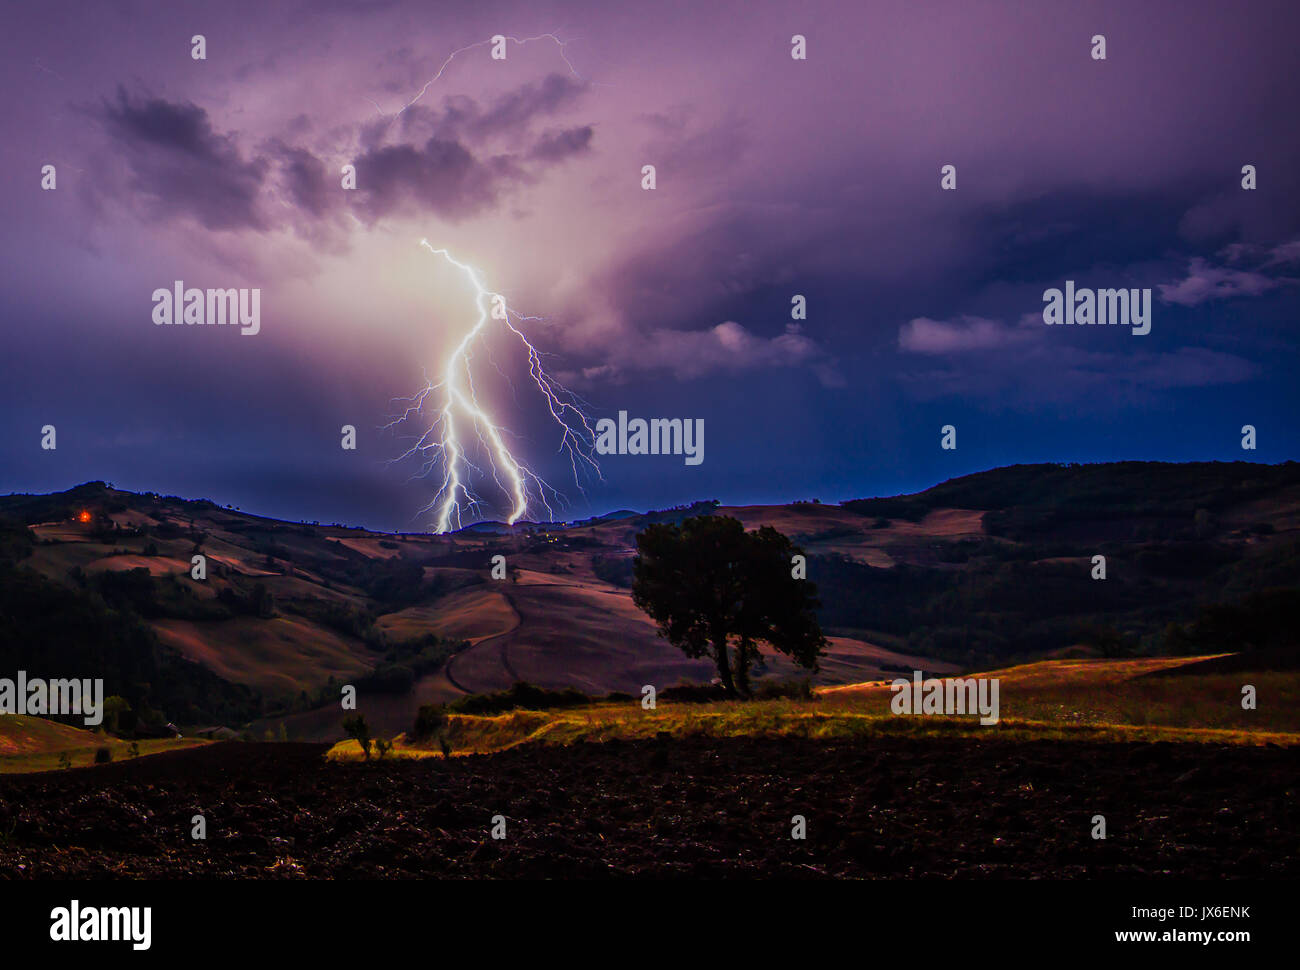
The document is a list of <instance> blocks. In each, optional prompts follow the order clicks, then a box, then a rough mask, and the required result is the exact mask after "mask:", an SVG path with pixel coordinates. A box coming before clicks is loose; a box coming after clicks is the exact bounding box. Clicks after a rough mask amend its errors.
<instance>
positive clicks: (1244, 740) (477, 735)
mask: <svg viewBox="0 0 1300 970" xmlns="http://www.w3.org/2000/svg"><path fill="white" fill-rule="evenodd" d="M1199 659H1204V658H1169V659H1155V660H1152V659H1144V660H1089V661H1066V660H1059V661H1044V662H1041V663H1036V664H1028V665H1025V666H1023V667H1014V668H1009V669H1007V670H1000V671H992V672H990V673H989V674H987V675H984V676H990V677H994V676H995V677H997V678H998V679H999V681H1000V698H999V700H1000V705H999V706H1000V715H1001V719H1000V721H999V723H997V724H996V725H991V726H987V727H985V726H982V725H980V724H979V719H978V716H969V717H936V716H928V717H907V716H896V715H894V714H892V713H891V712H890V709H889V702H890V699H891V697H892V696H893V694H892V692H891V691H890V689H889V687H888V684H887V683H886V682H873V683H870V684H858V685H848V686H844V687H836V688H826V689H823V690H821V691H819V692H818V693H817V695H816V696H815V697H814V698H813V699H812V700H807V701H800V700H767V701H749V702H744V703H716V704H684V703H660V704H659V705H658V707H657V709H656V710H653V711H646V710H642V708H641V705H640V702H639V701H630V702H624V703H601V704H593V705H589V706H586V707H580V708H569V709H564V710H553V711H512V712H509V713H506V714H501V715H497V716H494V717H487V716H473V715H450V716H449V718H448V721H447V725H446V728H445V731H444V736H445V739H446V740H447V741H448V743H449V744H450V746H451V750H452V752H453V754H477V753H486V752H490V751H500V750H504V749H506V748H511V747H514V746H516V745H520V744H525V743H534V742H541V743H549V744H571V743H574V742H581V741H608V740H612V739H624V740H632V739H637V738H653V737H655V736H656V735H658V734H660V733H661V732H662V733H667V734H669V735H671V736H674V737H686V736H695V735H701V736H707V737H790V736H793V737H808V738H819V739H827V740H831V739H846V738H870V737H873V736H881V735H891V736H899V735H905V736H911V737H925V736H934V737H949V738H951V737H954V736H962V737H968V738H970V739H971V740H972V741H979V740H984V739H990V738H999V739H1004V740H1005V739H1012V740H1031V739H1032V740H1038V739H1051V740H1082V741H1098V740H1110V741H1148V742H1149V741H1180V742H1203V741H1207V742H1219V743H1231V744H1266V743H1272V744H1278V745H1294V744H1300V704H1298V703H1297V701H1300V675H1297V674H1296V673H1294V672H1285V673H1277V672H1269V673H1260V674H1206V675H1187V676H1180V677H1159V676H1152V675H1153V674H1156V673H1159V672H1160V671H1161V670H1163V669H1167V668H1170V667H1174V666H1178V665H1181V664H1183V663H1187V662H1191V661H1195V660H1199ZM1242 684H1252V685H1254V686H1255V688H1256V690H1257V691H1258V697H1259V705H1258V709H1257V710H1254V711H1246V710H1242V708H1241V703H1240V697H1241V685H1242ZM391 756H396V757H416V758H424V757H441V752H440V750H439V745H438V744H437V743H435V742H430V743H424V744H408V743H407V742H406V739H405V737H404V736H399V737H398V738H396V739H395V744H394V748H393V751H392V754H391ZM330 757H332V758H335V759H343V760H352V759H357V758H361V757H362V752H361V748H360V746H359V745H358V744H357V742H356V741H353V740H347V741H342V742H340V743H339V744H337V745H335V746H334V748H333V749H332V750H331V751H330Z"/></svg>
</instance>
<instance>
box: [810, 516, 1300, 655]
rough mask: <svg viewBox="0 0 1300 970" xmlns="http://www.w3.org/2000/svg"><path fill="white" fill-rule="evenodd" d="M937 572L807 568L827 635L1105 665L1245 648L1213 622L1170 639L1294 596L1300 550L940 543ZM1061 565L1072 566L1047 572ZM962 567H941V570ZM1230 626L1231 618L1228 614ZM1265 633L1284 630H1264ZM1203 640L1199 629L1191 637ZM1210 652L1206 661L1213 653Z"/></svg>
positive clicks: (854, 565)
mask: <svg viewBox="0 0 1300 970" xmlns="http://www.w3.org/2000/svg"><path fill="white" fill-rule="evenodd" d="M946 545H948V546H951V547H952V548H951V549H950V550H949V552H948V553H947V554H945V553H944V552H943V551H942V550H940V551H937V552H936V559H937V560H938V561H939V564H937V565H934V566H917V565H910V564H900V565H897V566H894V567H892V568H889V569H877V568H874V567H872V566H868V565H866V564H864V563H859V562H855V561H852V560H850V559H848V558H845V557H841V556H824V557H815V558H814V559H813V560H812V561H811V562H810V566H809V574H810V576H815V577H816V581H817V585H818V590H819V595H820V599H821V601H822V607H821V609H820V611H819V614H818V615H819V619H820V621H821V623H822V625H823V627H825V628H826V629H827V630H829V631H842V632H844V633H845V634H856V635H866V636H869V635H871V634H873V633H876V634H885V635H887V636H888V637H890V638H893V641H894V643H895V644H896V645H898V646H900V647H905V648H906V649H907V650H908V651H911V652H915V653H918V654H922V655H926V656H936V657H940V658H942V659H945V660H949V661H951V662H954V663H957V664H961V665H962V666H964V667H967V668H978V667H986V666H988V665H990V664H993V663H997V664H1001V663H1005V662H1009V661H1018V660H1027V659H1032V658H1034V657H1041V656H1042V655H1043V654H1045V653H1048V652H1051V651H1053V650H1057V649H1060V648H1063V647H1069V646H1073V645H1076V644H1087V645H1089V646H1092V647H1094V648H1096V649H1097V650H1099V651H1100V652H1101V653H1102V654H1103V655H1107V656H1131V655H1134V654H1138V653H1144V654H1157V653H1194V652H1196V651H1197V650H1199V649H1201V648H1202V647H1204V646H1206V645H1207V644H1208V643H1209V642H1210V640H1214V641H1215V643H1216V644H1217V645H1215V646H1214V647H1213V651H1224V650H1242V649H1251V648H1252V647H1251V644H1252V641H1251V638H1250V636H1249V635H1247V634H1242V635H1240V636H1233V635H1232V634H1231V630H1232V624H1231V623H1230V622H1221V623H1219V624H1218V625H1217V626H1215V627H1214V628H1213V629H1214V630H1215V634H1214V635H1213V636H1211V635H1210V634H1207V633H1204V632H1202V633H1201V634H1197V635H1192V634H1191V633H1189V634H1188V635H1187V636H1183V637H1179V636H1177V635H1175V634H1174V633H1173V632H1172V631H1175V630H1178V629H1181V628H1182V627H1180V625H1182V624H1187V623H1189V622H1191V621H1192V620H1193V619H1194V618H1195V617H1197V616H1198V613H1199V612H1200V611H1201V610H1202V609H1203V608H1209V607H1212V606H1213V605H1214V604H1217V603H1222V602H1233V601H1235V600H1239V599H1241V598H1243V597H1247V596H1248V595H1249V594H1250V593H1251V592H1252V591H1256V590H1260V589H1267V588H1282V589H1291V588H1294V587H1297V586H1300V544H1295V543H1291V544H1288V545H1286V546H1283V547H1281V548H1278V549H1274V550H1269V551H1267V552H1264V553H1262V554H1249V555H1248V554H1247V553H1246V551H1245V550H1246V548H1247V547H1243V546H1241V545H1235V546H1234V545H1230V544H1226V543H1225V544H1217V543H1213V542H1181V543H1170V544H1147V545H1143V546H1137V547H1134V546H1120V545H1114V544H1103V545H1101V546H1100V547H1095V548H1084V547H1080V546H1073V547H1072V546H1070V545H1068V544H1066V545H1062V544H1059V543H1053V544H1050V545H1047V544H1044V545H1041V546H1032V545H1031V546H1018V545H1008V544H1005V543H1003V544H998V543H996V542H990V541H989V540H987V539H976V540H963V541H961V542H956V543H950V544H946ZM1094 552H1100V553H1101V554H1103V555H1105V556H1106V559H1107V569H1108V571H1107V578H1106V579H1105V580H1104V581H1094V580H1092V579H1091V565H1090V564H1091V556H1092V555H1093V554H1094ZM1052 556H1059V557H1062V558H1068V559H1070V560H1071V561H1065V562H1053V561H1043V560H1049V557H1052ZM952 561H958V562H961V563H963V565H962V567H961V568H957V569H954V568H951V567H950V566H948V565H946V563H947V562H952ZM1228 615H1230V616H1233V617H1238V614H1237V613H1230V614H1228ZM1268 628H1269V629H1272V630H1281V629H1284V626H1279V625H1276V624H1275V625H1273V626H1270V627H1268ZM1197 629H1201V628H1199V627H1198V628H1197ZM1213 651H1212V652H1213Z"/></svg>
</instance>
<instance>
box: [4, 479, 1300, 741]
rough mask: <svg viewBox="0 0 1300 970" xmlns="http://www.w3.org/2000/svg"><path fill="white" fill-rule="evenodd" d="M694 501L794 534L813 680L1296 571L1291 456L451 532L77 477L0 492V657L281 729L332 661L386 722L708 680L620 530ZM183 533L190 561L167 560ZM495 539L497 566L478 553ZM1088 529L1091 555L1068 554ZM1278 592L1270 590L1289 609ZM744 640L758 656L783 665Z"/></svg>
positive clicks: (862, 676) (1201, 646) (1075, 631)
mask: <svg viewBox="0 0 1300 970" xmlns="http://www.w3.org/2000/svg"><path fill="white" fill-rule="evenodd" d="M715 509H716V512H717V513H718V514H731V515H735V516H736V517H737V518H739V519H741V521H743V522H744V523H745V524H746V526H747V527H750V528H754V527H757V526H759V525H772V526H774V527H776V528H777V529H779V530H781V531H782V532H785V533H786V534H788V535H789V536H790V537H791V538H792V539H793V540H794V541H795V542H796V544H798V545H799V546H800V547H801V548H802V549H803V550H804V551H805V552H806V553H807V554H808V556H809V578H810V579H811V580H812V581H814V582H815V583H816V584H817V586H818V591H819V595H820V598H821V600H822V609H821V619H822V623H823V626H824V627H825V628H826V629H827V632H828V634H829V635H830V636H831V638H832V648H831V650H830V652H829V654H828V656H827V657H826V658H825V661H824V663H823V669H822V671H821V672H820V673H819V674H818V675H817V677H816V678H815V679H816V682H817V683H819V684H822V685H833V684H839V683H854V682H862V681H869V680H872V679H879V678H884V677H888V676H891V675H892V674H893V673H897V672H900V671H910V670H912V669H922V670H925V671H928V672H933V673H945V672H950V671H954V670H958V669H981V668H982V669H988V668H990V667H996V666H1005V665H1006V664H1008V663H1014V662H1023V661H1027V660H1033V659H1036V658H1042V657H1045V656H1049V655H1062V653H1063V652H1064V653H1065V654H1068V653H1069V652H1070V651H1074V652H1076V653H1080V654H1081V655H1084V656H1088V655H1093V656H1095V655H1103V654H1104V655H1109V656H1124V655H1131V654H1137V653H1145V654H1152V653H1160V652H1175V653H1185V654H1191V653H1198V654H1202V655H1203V654H1208V653H1215V652H1229V651H1232V650H1236V649H1241V648H1253V647H1255V646H1261V647H1262V646H1264V644H1253V643H1245V644H1235V643H1222V644H1217V643H1212V642H1206V641H1207V639H1209V640H1213V639H1214V638H1215V637H1218V636H1219V635H1220V634H1219V633H1218V632H1216V631H1217V628H1215V627H1214V626H1213V625H1212V624H1211V625H1208V626H1207V625H1205V624H1204V623H1202V624H1201V625H1200V626H1198V625H1197V623H1198V622H1200V620H1201V619H1203V617H1202V612H1203V611H1204V610H1205V609H1206V608H1207V607H1209V606H1210V605H1212V604H1216V603H1230V604H1231V603H1238V602H1239V601H1240V602H1244V601H1246V598H1247V597H1248V596H1249V595H1250V594H1254V593H1258V592H1260V591H1263V590H1267V589H1271V588H1283V589H1295V588H1297V587H1300V545H1298V538H1300V465H1296V464H1295V463H1288V464H1285V465H1276V466H1266V465H1254V464H1248V463H1241V462H1238V463H1227V464H1223V463H1215V464H1184V465H1168V464H1159V463H1137V462H1125V463H1118V464H1108V465H1086V466H1068V467H1067V466H1057V465H1035V466H1014V467H1011V468H1003V469H995V470H992V471H989V472H984V473H980V474H978V475H971V476H966V477H964V478H960V479H955V480H953V481H950V482H945V483H943V484H941V485H938V486H935V487H934V488H932V489H929V490H927V491H925V492H921V493H918V494H917V495H911V496H900V497H894V498H879V499H863V500H857V501H852V502H846V503H843V504H842V505H839V506H832V505H820V504H816V503H796V504H793V505H785V506H749V507H740V508H726V507H723V508H717V506H716V503H698V504H697V505H696V506H693V507H690V508H683V509H675V510H668V511H665V512H657V513H646V514H628V513H623V512H620V513H618V514H617V515H616V516H610V517H600V518H597V519H594V520H587V521H586V522H584V523H581V524H575V525H573V526H569V527H562V526H547V527H545V528H535V527H531V526H528V527H516V529H515V530H514V531H513V532H512V533H507V534H498V533H497V532H496V531H493V530H473V529H471V530H465V531H462V532H460V533H457V534H453V535H449V536H432V535H425V534H400V535H386V534H380V533H372V532H368V531H365V530H361V529H351V528H347V527H343V526H337V525H333V526H322V525H319V524H316V523H312V524H307V523H289V522H281V521H276V520H272V519H265V518H260V517H257V516H254V515H250V514H247V513H243V512H239V511H236V510H233V509H230V508H223V507H220V506H218V505H216V504H214V503H212V502H208V501H203V500H199V501H188V500H183V499H180V498H176V497H164V496H160V495H157V494H153V493H146V494H143V495H141V494H134V493H129V492H124V491H119V490H116V489H113V488H110V487H108V486H106V485H104V484H103V483H89V484H87V485H82V486H78V487H77V488H74V489H71V490H69V491H67V492H63V493H57V494H54V495H13V496H7V497H0V517H3V518H4V519H6V520H8V522H9V523H10V525H9V526H8V527H6V528H4V529H0V571H3V573H4V576H3V577H0V579H3V581H0V597H4V599H5V603H4V606H5V615H6V616H8V617H10V622H9V623H7V624H5V626H4V628H3V629H2V630H0V661H3V663H4V667H5V668H7V669H13V668H19V667H25V668H26V669H29V670H39V669H42V668H44V667H47V666H50V665H52V664H53V665H57V666H58V668H59V669H60V670H70V671H73V670H86V671H87V672H89V671H91V670H93V671H95V672H97V673H102V675H103V676H105V678H106V679H107V680H108V684H106V689H107V693H110V694H111V693H119V694H122V695H123V696H124V697H126V698H127V699H128V700H129V701H130V702H131V704H132V707H133V709H135V710H137V711H139V712H140V716H141V717H142V719H144V720H145V721H148V720H150V719H151V718H152V719H154V720H156V719H157V718H158V717H160V716H162V715H164V714H165V716H166V717H167V718H170V719H172V720H175V721H177V722H178V723H183V724H188V725H203V724H212V723H226V724H233V725H243V724H246V723H249V722H253V729H254V731H255V732H256V733H257V734H259V735H260V734H261V733H262V732H264V731H267V730H271V731H274V732H278V731H279V729H280V722H282V721H283V722H286V726H287V730H288V734H289V736H291V737H293V738H295V739H318V738H323V739H329V738H334V737H337V736H338V734H339V730H338V721H339V711H338V707H337V698H338V696H339V695H338V688H339V685H341V684H344V683H352V684H355V685H357V686H358V688H359V690H360V691H361V693H362V696H363V697H364V698H365V704H364V705H363V707H364V710H365V711H366V714H367V717H368V718H369V719H370V720H371V721H372V723H374V724H376V726H377V727H379V728H380V729H381V730H389V731H393V732H396V731H400V730H403V729H405V728H406V727H407V726H408V725H409V723H410V720H411V718H412V716H413V714H414V711H415V710H416V709H417V708H418V706H419V705H420V704H422V703H429V702H432V701H439V700H446V699H450V698H454V697H456V696H460V695H461V694H464V693H471V692H483V691H489V690H497V689H501V688H504V687H508V686H509V685H510V684H511V683H513V682H514V681H516V680H527V681H530V682H533V683H537V684H539V685H542V686H547V687H561V686H575V687H578V688H579V689H581V690H583V691H584V692H587V693H590V694H602V693H607V692H611V691H619V692H628V693H635V692H639V690H640V687H641V685H643V684H647V683H649V684H655V685H656V686H658V687H660V688H662V687H666V686H672V685H674V684H677V683H679V682H682V681H693V682H704V681H707V680H708V679H709V678H710V677H711V675H712V669H711V667H710V665H709V664H708V663H707V662H703V661H691V660H688V659H686V658H685V657H684V656H683V655H682V654H681V653H679V652H678V651H677V650H675V649H674V648H672V647H671V646H669V645H668V644H667V643H665V642H664V641H663V640H661V639H660V638H658V637H657V636H656V633H655V630H654V628H653V626H652V625H651V623H650V622H649V621H648V620H647V619H646V617H645V616H644V615H643V614H641V613H640V611H638V610H637V609H636V608H635V606H633V604H632V601H631V597H630V594H629V589H628V587H629V585H630V579H631V561H632V557H633V555H634V548H635V537H636V534H637V532H638V531H640V530H641V529H642V528H644V527H645V525H646V524H647V523H649V522H651V521H673V520H680V519H682V518H684V517H686V516H687V515H689V514H695V513H701V512H705V513H707V512H712V511H714V510H715ZM196 553H201V554H202V555H204V556H206V557H207V563H208V576H207V579H206V581H204V582H195V581H193V580H191V579H190V578H189V564H190V561H191V557H192V556H193V555H194V554H196ZM498 553H499V554H502V555H505V556H506V559H507V563H508V564H509V567H510V578H509V579H507V580H493V579H492V578H490V575H489V572H490V563H491V557H492V556H494V555H496V554H498ZM1097 554H1101V555H1105V556H1106V557H1107V568H1108V573H1107V578H1106V580H1105V581H1104V582H1100V581H1094V580H1092V579H1091V578H1090V570H1091V568H1092V567H1091V560H1092V557H1093V556H1094V555H1097ZM1288 595H1290V594H1288ZM1294 602H1295V597H1294V595H1291V598H1290V599H1287V600H1285V602H1283V603H1282V606H1281V607H1280V610H1281V612H1280V613H1278V609H1276V608H1274V607H1276V606H1277V604H1276V603H1275V604H1273V607H1270V609H1272V610H1273V612H1271V613H1269V616H1273V615H1274V613H1277V614H1278V615H1279V616H1281V617H1282V618H1283V620H1285V618H1286V617H1287V616H1289V615H1291V614H1290V613H1288V612H1287V611H1288V610H1291V609H1292V608H1293V606H1294ZM36 603H39V604H42V606H41V609H40V610H39V611H38V610H36V609H35V608H34V607H32V606H31V604H36ZM1198 618H1199V619H1198ZM1270 622H1271V623H1272V624H1273V625H1272V626H1269V627H1268V629H1269V630H1272V629H1274V628H1281V627H1279V626H1278V624H1279V623H1280V622H1282V621H1270ZM1291 629H1294V627H1291ZM1264 635H1267V636H1272V634H1271V633H1269V634H1261V636H1264ZM1180 638H1181V639H1180ZM1270 645H1271V646H1273V647H1277V646H1278V645H1277V644H1275V643H1272V644H1270ZM1282 646H1283V648H1284V650H1285V649H1289V646H1288V645H1286V644H1283V645H1282ZM56 661H57V663H56ZM765 661H766V663H765V666H764V667H763V668H762V669H760V670H758V671H756V674H757V675H758V676H759V677H760V678H761V677H767V678H784V677H791V676H795V675H797V674H798V671H797V670H795V669H794V668H793V667H792V666H791V665H790V664H789V663H788V662H786V661H785V660H784V659H783V658H779V657H771V656H769V657H765Z"/></svg>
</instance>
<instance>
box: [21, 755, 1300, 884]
mask: <svg viewBox="0 0 1300 970" xmlns="http://www.w3.org/2000/svg"><path fill="white" fill-rule="evenodd" d="M325 750H326V748H325V746H323V745H307V744H270V743H267V744H244V743H226V744H219V745H212V746H209V747H204V748H197V749H192V750H188V751H179V752H174V753H171V754H164V755H156V756H153V757H146V758H141V759H138V760H135V761H129V762H120V763H116V764H111V765H104V766H99V767H93V768H82V769H73V770H70V771H62V772H50V773H46V774H39V775H18V776H16V775H10V776H5V777H0V877H8V878H122V877H161V878H180V877H186V878H188V877H206V878H214V877H217V878H220V877H235V878H268V877H310V878H322V877H335V878H347V877H421V876H428V877H442V876H446V877H503V878H516V877H600V876H636V875H649V876H687V877H719V876H741V877H754V876H764V877H770V876H782V877H790V876H798V877H816V876H837V877H866V878H880V877H884V878H912V877H944V878H946V877H1018V878H1028V877H1038V876H1047V877H1067V878H1069V877H1085V878H1097V877H1120V878H1145V877H1153V876H1155V877H1159V876H1165V875H1173V876H1179V877H1192V878H1206V879H1222V878H1254V877H1274V878H1278V877H1287V878H1295V877H1296V876H1297V875H1300V806H1298V805H1297V800H1296V798H1295V794H1296V789H1297V787H1300V782H1298V781H1297V779H1298V778H1300V773H1298V772H1297V769H1298V768H1300V751H1297V750H1295V749H1281V748H1276V747H1264V748H1241V747H1227V746H1217V745H1193V744H1186V745H1175V744H1167V743H1161V744H1089V743H1078V742H1066V743H1062V742H1050V741H1044V742H1029V743H1014V742H1001V741H984V742H971V741H967V740H960V739H954V740H951V741H947V740H914V739H907V738H888V739H880V740H874V741H871V742H859V743H825V742H817V741H808V740H798V739H786V740H712V739H707V738H693V739H686V740H670V739H662V740H656V741H645V742H610V743H606V744H577V745H573V746H571V747H568V748H558V747H545V746H538V747H528V748H518V749H514V750H512V751H507V752H504V753H502V754H496V755H483V756H475V757H466V758H455V759H453V760H452V761H451V762H450V763H444V762H442V761H441V760H428V761H423V762H414V761H405V762H387V763H381V764H375V763H371V764H332V763H327V762H326V761H324V760H323V757H322V756H323V754H324V752H325ZM196 814H203V815H205V816H206V818H207V833H208V837H207V840H206V841H195V840H193V839H191V837H190V832H191V817H192V816H194V815H196ZM1098 814H1100V815H1104V816H1105V818H1106V827H1107V836H1108V837H1107V838H1106V839H1105V840H1104V841H1101V840H1094V839H1093V838H1092V837H1091V830H1092V826H1093V822H1092V817H1093V816H1094V815H1098ZM495 815H503V816H505V818H506V835H507V837H506V838H505V839H504V840H500V841H498V840H494V839H493V838H492V837H491V834H490V833H491V828H492V819H493V816H495ZM794 815H803V816H805V818H806V819H807V838H806V839H805V840H802V841H800V840H795V839H792V838H791V827H792V823H791V817H792V816H794Z"/></svg>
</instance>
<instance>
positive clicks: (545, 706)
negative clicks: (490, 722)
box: [446, 680, 592, 714]
mask: <svg viewBox="0 0 1300 970" xmlns="http://www.w3.org/2000/svg"><path fill="white" fill-rule="evenodd" d="M591 700H592V699H591V698H590V697H588V696H587V695H586V694H584V693H582V691H579V690H574V689H573V688H572V687H565V688H562V689H560V690H547V689H546V688H544V687H538V686H537V685H535V684H529V683H527V682H525V681H522V680H521V681H519V682H518V683H516V684H515V685H514V686H512V687H511V688H510V689H509V690H499V691H495V692H493V693H491V694H470V695H469V696H467V697H461V698H459V699H457V700H454V701H452V702H451V703H450V704H448V705H447V708H446V709H447V710H448V711H451V712H454V713H456V714H502V713H504V712H506V711H513V710H515V709H517V708H521V707H522V708H527V709H528V710H532V711H545V710H549V709H551V708H557V707H578V706H580V705H582V704H589V703H591Z"/></svg>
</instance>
